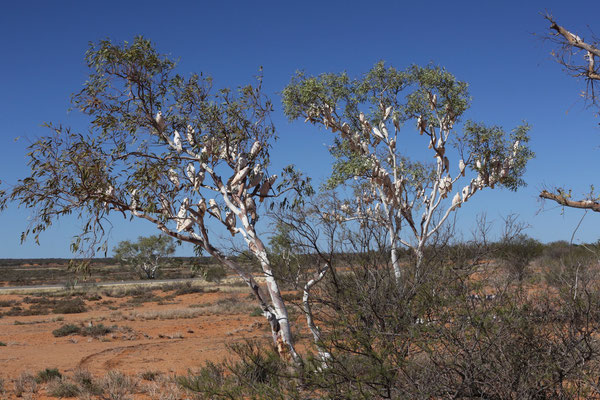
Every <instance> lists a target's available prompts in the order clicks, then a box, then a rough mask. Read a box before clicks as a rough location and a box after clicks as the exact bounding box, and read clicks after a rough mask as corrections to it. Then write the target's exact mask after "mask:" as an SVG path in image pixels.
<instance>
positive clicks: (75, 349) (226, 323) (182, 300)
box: [0, 287, 270, 399]
mask: <svg viewBox="0 0 600 400" xmlns="http://www.w3.org/2000/svg"><path fill="white" fill-rule="evenodd" d="M154 293H155V294H157V295H159V296H164V295H165V293H163V292H161V291H160V290H158V291H155V292H154ZM23 298H24V296H23V295H2V296H0V300H17V301H18V302H20V303H21V302H22V299H23ZM227 299H229V300H227ZM105 300H112V301H114V303H112V304H108V305H107V304H102V302H103V301H105ZM126 301H127V298H111V297H105V296H103V299H102V300H98V301H86V306H87V308H88V310H89V311H87V312H85V313H79V314H64V315H56V314H50V315H37V316H4V317H3V318H0V341H1V342H3V343H4V344H6V346H1V347H0V378H3V379H4V382H5V385H4V386H5V388H6V389H8V391H7V393H6V394H4V395H2V394H0V398H3V399H4V398H6V399H8V398H13V397H11V396H14V394H11V389H12V386H13V384H12V381H13V380H14V379H15V378H17V377H18V376H19V375H20V374H21V373H23V372H31V373H33V374H36V373H37V372H38V371H40V370H43V369H45V368H58V370H59V371H60V372H61V373H62V374H64V375H72V373H73V372H74V371H75V370H77V369H78V368H84V369H88V370H89V371H90V372H91V373H92V374H93V375H94V376H95V377H101V376H104V375H105V374H106V373H107V372H108V371H110V370H119V371H122V372H124V373H126V374H130V375H135V374H138V373H140V372H143V371H160V372H162V373H164V374H169V375H173V374H183V373H186V372H187V371H188V369H194V368H197V367H200V366H202V365H203V364H204V363H205V361H207V360H210V361H221V360H224V359H226V358H227V357H228V355H229V352H228V349H227V344H230V343H233V342H236V341H242V340H246V339H257V340H264V341H265V343H268V340H269V338H270V334H269V330H268V326H267V323H266V322H265V321H264V318H263V317H262V316H250V313H251V312H252V310H253V308H254V306H255V305H254V303H253V302H252V300H251V299H249V298H248V293H247V291H246V290H245V289H244V288H235V287H234V288H224V289H223V290H221V291H219V292H216V293H193V294H186V295H181V296H177V297H176V298H174V299H172V300H168V301H166V303H167V304H162V305H159V304H157V303H156V302H149V303H143V304H141V305H139V306H136V307H134V306H132V305H130V304H126ZM219 301H220V303H219ZM19 305H22V306H23V308H26V307H25V305H24V304H19ZM109 307H112V308H117V309H116V310H114V309H110V308H109ZM2 310H3V309H2V308H0V311H2ZM6 310H7V309H6V308H4V311H6ZM215 312H217V314H215ZM182 315H185V316H187V318H182V317H181V316H182ZM158 316H162V317H163V318H160V317H158ZM176 316H179V318H173V319H166V318H165V317H176ZM60 319H62V320H60ZM67 323H70V324H77V325H82V326H87V325H89V324H90V323H92V324H96V325H97V324H99V323H102V324H103V325H105V326H113V325H117V326H118V327H120V328H121V330H119V331H117V332H114V333H109V334H108V335H106V336H103V337H98V338H92V337H85V336H80V335H73V336H66V337H54V336H53V334H52V331H53V330H55V329H57V328H59V327H61V326H63V325H65V324H67ZM128 328H129V329H128ZM29 395H30V396H31V394H29ZM30 398H35V399H43V398H46V397H44V395H43V394H35V395H33V397H30Z"/></svg>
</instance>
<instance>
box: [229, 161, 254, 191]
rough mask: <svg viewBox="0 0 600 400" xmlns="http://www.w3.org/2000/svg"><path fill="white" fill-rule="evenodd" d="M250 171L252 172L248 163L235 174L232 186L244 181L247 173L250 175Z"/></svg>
mask: <svg viewBox="0 0 600 400" xmlns="http://www.w3.org/2000/svg"><path fill="white" fill-rule="evenodd" d="M248 172H250V166H249V165H246V166H245V167H244V168H242V169H241V170H239V171H238V172H237V174H235V176H234V177H233V179H232V180H231V186H232V187H233V186H235V185H237V184H238V183H240V182H242V181H243V180H244V179H245V178H246V175H248Z"/></svg>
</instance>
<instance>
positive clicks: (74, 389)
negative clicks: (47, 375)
mask: <svg viewBox="0 0 600 400" xmlns="http://www.w3.org/2000/svg"><path fill="white" fill-rule="evenodd" d="M80 393H81V391H80V389H79V386H77V385H76V384H74V383H72V382H70V381H68V380H67V379H65V378H61V379H54V380H52V381H51V382H50V383H49V384H48V394H49V395H50V396H52V397H60V398H63V397H76V396H78V395H79V394H80Z"/></svg>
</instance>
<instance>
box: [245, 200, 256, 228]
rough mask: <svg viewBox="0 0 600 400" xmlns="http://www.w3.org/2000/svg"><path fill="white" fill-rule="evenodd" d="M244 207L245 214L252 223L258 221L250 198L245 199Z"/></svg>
mask: <svg viewBox="0 0 600 400" xmlns="http://www.w3.org/2000/svg"><path fill="white" fill-rule="evenodd" d="M244 206H245V207H246V214H248V216H250V218H252V221H253V222H256V221H257V220H258V214H257V213H256V203H255V202H254V199H253V198H252V197H246V200H245V202H244Z"/></svg>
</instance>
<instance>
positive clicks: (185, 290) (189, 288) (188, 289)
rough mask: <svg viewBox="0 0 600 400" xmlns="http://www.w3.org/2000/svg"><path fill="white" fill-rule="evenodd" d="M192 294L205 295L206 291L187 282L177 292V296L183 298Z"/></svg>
mask: <svg viewBox="0 0 600 400" xmlns="http://www.w3.org/2000/svg"><path fill="white" fill-rule="evenodd" d="M192 293H204V289H203V288H202V287H200V286H196V285H192V282H185V283H183V284H182V285H180V286H179V287H178V288H177V290H175V293H174V294H175V296H182V295H184V294H192Z"/></svg>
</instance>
